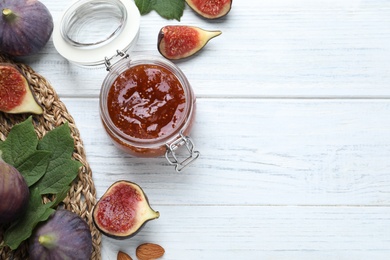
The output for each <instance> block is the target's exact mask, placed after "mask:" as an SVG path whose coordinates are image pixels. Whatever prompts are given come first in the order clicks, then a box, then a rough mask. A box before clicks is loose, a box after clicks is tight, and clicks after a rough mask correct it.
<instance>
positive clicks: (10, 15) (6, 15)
mask: <svg viewBox="0 0 390 260" xmlns="http://www.w3.org/2000/svg"><path fill="white" fill-rule="evenodd" d="M2 13H3V16H4V18H5V19H6V20H7V21H13V20H15V19H16V17H17V16H16V14H15V13H14V12H13V11H12V10H11V9H9V8H4V9H3V11H2Z"/></svg>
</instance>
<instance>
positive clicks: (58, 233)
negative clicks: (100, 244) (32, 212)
mask: <svg viewBox="0 0 390 260" xmlns="http://www.w3.org/2000/svg"><path fill="white" fill-rule="evenodd" d="M91 255H92V235H91V231H90V229H89V226H88V224H87V222H85V221H84V220H83V219H82V218H81V217H80V216H79V215H77V214H76V213H73V212H71V211H69V210H65V209H58V210H56V211H55V212H54V213H53V215H51V216H50V218H49V219H48V220H47V221H45V222H43V223H42V224H41V225H39V226H37V228H36V229H35V230H34V233H33V235H32V236H31V237H30V245H29V259H31V260H53V259H69V260H85V259H90V258H91Z"/></svg>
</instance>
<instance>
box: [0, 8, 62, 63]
mask: <svg viewBox="0 0 390 260" xmlns="http://www.w3.org/2000/svg"><path fill="white" fill-rule="evenodd" d="M0 10H1V12H2V13H1V18H0V35H1V37H0V52H2V53H4V54H7V55H10V56H15V57H16V56H28V55H32V54H35V53H37V52H39V51H40V50H41V49H43V47H44V46H45V45H46V43H47V42H48V41H49V39H50V36H51V34H52V32H53V27H54V24H53V17H52V15H51V13H50V12H49V10H48V9H47V7H46V6H45V5H44V4H42V3H41V2H39V1H37V0H2V1H0Z"/></svg>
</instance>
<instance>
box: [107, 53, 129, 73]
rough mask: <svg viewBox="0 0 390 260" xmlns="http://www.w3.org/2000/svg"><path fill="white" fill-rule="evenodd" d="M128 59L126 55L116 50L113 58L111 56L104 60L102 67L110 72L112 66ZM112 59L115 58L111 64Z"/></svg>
mask: <svg viewBox="0 0 390 260" xmlns="http://www.w3.org/2000/svg"><path fill="white" fill-rule="evenodd" d="M128 57H129V54H128V53H125V52H123V51H120V50H116V54H115V55H114V56H112V57H111V58H108V57H105V58H104V65H105V66H106V70H107V71H110V70H111V68H112V66H113V65H115V64H116V63H117V62H119V61H121V60H123V59H127V58H128ZM114 58H116V61H114V62H112V61H113V59H114Z"/></svg>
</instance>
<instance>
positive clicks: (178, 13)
mask: <svg viewBox="0 0 390 260" xmlns="http://www.w3.org/2000/svg"><path fill="white" fill-rule="evenodd" d="M184 7H185V2H184V1H183V0H164V1H162V0H161V1H157V2H156V4H155V5H154V10H155V11H156V12H157V13H158V14H159V15H160V16H161V17H164V18H165V19H176V20H178V21H180V18H181V17H182V16H183V12H184Z"/></svg>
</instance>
